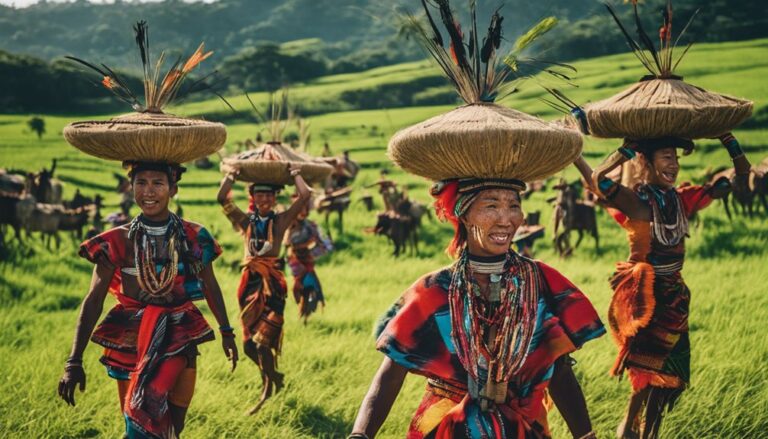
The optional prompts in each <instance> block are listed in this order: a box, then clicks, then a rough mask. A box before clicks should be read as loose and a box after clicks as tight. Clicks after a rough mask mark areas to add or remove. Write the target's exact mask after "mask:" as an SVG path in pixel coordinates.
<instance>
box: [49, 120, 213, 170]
mask: <svg viewBox="0 0 768 439" xmlns="http://www.w3.org/2000/svg"><path fill="white" fill-rule="evenodd" d="M64 138H65V139H67V142H69V143H70V144H71V145H72V146H74V147H75V148H77V149H79V150H80V151H83V152H84V153H86V154H89V155H92V156H95V157H98V158H101V159H107V160H120V161H125V160H128V161H157V162H168V163H184V162H189V161H192V160H195V159H198V158H201V157H205V156H208V155H210V154H213V153H215V152H216V151H218V150H219V149H221V147H222V146H224V142H225V141H226V140H227V130H226V128H225V127H224V124H221V123H216V122H208V121H204V120H198V119H187V118H183V117H178V116H174V115H171V114H162V113H130V114H126V115H123V116H118V117H115V118H113V119H110V120H103V121H84V122H73V123H71V124H69V125H67V126H66V127H64Z"/></svg>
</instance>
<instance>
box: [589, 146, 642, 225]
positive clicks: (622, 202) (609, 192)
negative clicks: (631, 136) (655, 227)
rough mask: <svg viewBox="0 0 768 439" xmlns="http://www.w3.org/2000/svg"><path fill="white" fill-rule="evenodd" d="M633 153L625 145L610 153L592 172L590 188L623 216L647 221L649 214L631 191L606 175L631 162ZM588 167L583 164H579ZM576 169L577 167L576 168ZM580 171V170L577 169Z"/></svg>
mask: <svg viewBox="0 0 768 439" xmlns="http://www.w3.org/2000/svg"><path fill="white" fill-rule="evenodd" d="M633 155H634V151H633V150H632V149H631V147H630V146H629V145H628V144H627V143H625V144H624V146H622V147H621V148H619V149H618V150H616V151H614V152H612V153H611V154H610V155H609V156H608V157H607V158H606V159H605V160H603V162H602V163H600V165H598V166H597V168H595V170H594V171H592V175H591V178H590V180H591V184H590V187H593V188H596V189H597V191H596V193H598V194H599V195H600V196H601V197H602V198H603V199H604V200H605V202H606V204H608V205H609V206H611V207H615V208H616V209H619V210H620V211H622V212H623V213H624V214H625V215H627V216H628V217H630V218H634V219H643V220H645V219H649V218H650V215H651V212H650V210H649V208H648V206H646V205H645V204H644V203H641V202H640V199H639V197H638V196H637V195H635V193H634V192H632V189H630V188H628V187H626V186H623V185H622V184H621V183H619V182H614V181H613V180H611V179H610V178H608V177H607V175H608V174H609V173H610V172H611V171H613V170H614V169H616V168H618V167H619V166H621V165H622V164H624V163H625V162H627V161H629V160H631V158H632V157H633ZM584 165H586V166H589V165H588V164H586V162H584V163H583V164H581V166H582V167H583V166H584ZM577 167H578V166H577ZM579 171H581V169H579Z"/></svg>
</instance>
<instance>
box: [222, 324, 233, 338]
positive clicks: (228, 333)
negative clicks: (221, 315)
mask: <svg viewBox="0 0 768 439" xmlns="http://www.w3.org/2000/svg"><path fill="white" fill-rule="evenodd" d="M219 332H220V333H221V336H222V337H234V336H235V328H233V327H231V326H219Z"/></svg>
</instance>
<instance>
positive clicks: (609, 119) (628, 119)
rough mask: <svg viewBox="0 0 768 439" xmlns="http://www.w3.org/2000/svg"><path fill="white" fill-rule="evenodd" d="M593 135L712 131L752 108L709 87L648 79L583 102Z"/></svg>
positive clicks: (687, 135) (693, 135)
mask: <svg viewBox="0 0 768 439" xmlns="http://www.w3.org/2000/svg"><path fill="white" fill-rule="evenodd" d="M584 110H585V111H586V113H587V119H588V121H589V130H590V133H591V134H592V135H594V136H595V137H603V138H611V137H629V138H633V139H653V138H659V137H680V138H684V139H700V138H708V137H716V136H719V135H721V134H723V133H727V132H729V131H731V130H733V129H734V128H735V127H736V126H738V125H739V124H740V123H742V122H744V121H745V120H746V119H747V118H749V116H750V115H751V114H752V102H751V101H747V100H743V99H738V98H734V97H731V96H725V95H720V94H716V93H710V92H708V91H706V90H704V89H702V88H699V87H696V86H693V85H690V84H687V83H685V82H683V81H682V80H680V79H650V80H647V81H641V82H639V83H637V84H634V85H632V86H631V87H629V88H628V89H627V90H624V91H623V92H621V93H619V94H617V95H615V96H612V97H610V98H608V99H605V100H602V101H599V102H595V103H593V104H589V105H587V106H586V107H585V108H584Z"/></svg>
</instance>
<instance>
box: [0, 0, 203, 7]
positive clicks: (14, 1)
mask: <svg viewBox="0 0 768 439" xmlns="http://www.w3.org/2000/svg"><path fill="white" fill-rule="evenodd" d="M39 1H40V0H0V4H2V5H6V6H15V7H17V8H23V7H26V6H29V5H32V4H35V3H37V2H39ZM48 1H49V2H56V3H63V2H67V1H73V0H48ZM88 1H90V2H91V3H114V0H88ZM131 1H136V0H131ZM138 1H140V2H142V3H146V2H150V1H151V2H157V1H162V0H138ZM187 1H190V0H187ZM192 1H204V2H206V3H211V2H212V1H215V0H192Z"/></svg>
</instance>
